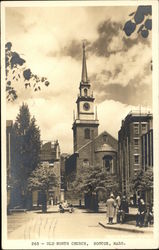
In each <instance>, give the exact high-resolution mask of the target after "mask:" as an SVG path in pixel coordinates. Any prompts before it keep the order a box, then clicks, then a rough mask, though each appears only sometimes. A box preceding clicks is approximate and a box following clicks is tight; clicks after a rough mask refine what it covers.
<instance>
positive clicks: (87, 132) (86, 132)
mask: <svg viewBox="0 0 159 250" xmlns="http://www.w3.org/2000/svg"><path fill="white" fill-rule="evenodd" d="M84 138H85V139H90V129H89V128H86V129H85V130H84Z"/></svg>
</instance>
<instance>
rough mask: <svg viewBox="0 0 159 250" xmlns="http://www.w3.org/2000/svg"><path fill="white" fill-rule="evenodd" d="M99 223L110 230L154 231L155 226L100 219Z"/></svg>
mask: <svg viewBox="0 0 159 250" xmlns="http://www.w3.org/2000/svg"><path fill="white" fill-rule="evenodd" d="M99 225H100V226H102V227H104V228H106V229H110V230H119V231H127V232H132V233H153V227H152V226H149V227H142V228H141V227H136V225H133V224H132V223H131V224H128V223H126V224H112V225H110V224H107V223H106V222H104V221H100V222H99Z"/></svg>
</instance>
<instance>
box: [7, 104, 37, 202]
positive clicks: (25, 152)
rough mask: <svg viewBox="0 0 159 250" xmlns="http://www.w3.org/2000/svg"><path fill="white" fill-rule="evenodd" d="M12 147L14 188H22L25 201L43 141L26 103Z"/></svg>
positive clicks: (18, 116) (17, 119) (22, 109)
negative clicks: (28, 180)
mask: <svg viewBox="0 0 159 250" xmlns="http://www.w3.org/2000/svg"><path fill="white" fill-rule="evenodd" d="M12 148H13V151H12V170H11V171H12V172H11V178H12V179H14V180H16V182H15V181H14V183H16V184H15V185H14V188H15V189H16V188H17V189H18V190H20V195H22V196H23V198H24V202H23V203H25V199H26V196H27V189H26V187H27V179H28V178H29V176H30V174H31V173H32V171H33V170H34V169H35V168H36V167H37V165H38V164H39V162H40V148H41V142H40V130H39V127H37V125H36V120H35V118H31V116H30V112H29V108H28V106H27V104H24V103H23V104H22V106H21V107H20V110H19V114H18V115H17V118H16V121H15V123H14V126H13V146H12ZM19 199H20V198H19ZM21 199H22V198H21ZM23 206H24V204H23Z"/></svg>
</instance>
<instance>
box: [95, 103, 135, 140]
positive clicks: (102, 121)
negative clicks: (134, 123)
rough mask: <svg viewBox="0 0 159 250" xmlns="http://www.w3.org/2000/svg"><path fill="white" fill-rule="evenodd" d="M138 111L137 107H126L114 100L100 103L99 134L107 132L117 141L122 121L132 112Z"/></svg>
mask: <svg viewBox="0 0 159 250" xmlns="http://www.w3.org/2000/svg"><path fill="white" fill-rule="evenodd" d="M136 109H137V107H136V106H133V105H125V104H123V103H120V102H117V101H114V100H105V101H104V102H102V103H100V104H99V105H98V119H99V133H101V132H102V131H104V130H106V131H107V132H108V133H110V134H111V135H112V136H114V137H115V138H116V139H117V138H118V131H119V130H120V127H121V122H122V120H123V119H124V118H125V117H126V115H127V114H128V113H129V112H130V111H132V110H136Z"/></svg>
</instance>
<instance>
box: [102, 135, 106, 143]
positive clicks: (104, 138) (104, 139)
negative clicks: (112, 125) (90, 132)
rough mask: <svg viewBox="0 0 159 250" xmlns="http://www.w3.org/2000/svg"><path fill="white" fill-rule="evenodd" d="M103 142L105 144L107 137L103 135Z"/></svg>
mask: <svg viewBox="0 0 159 250" xmlns="http://www.w3.org/2000/svg"><path fill="white" fill-rule="evenodd" d="M103 142H105V143H106V142H107V135H103Z"/></svg>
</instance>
